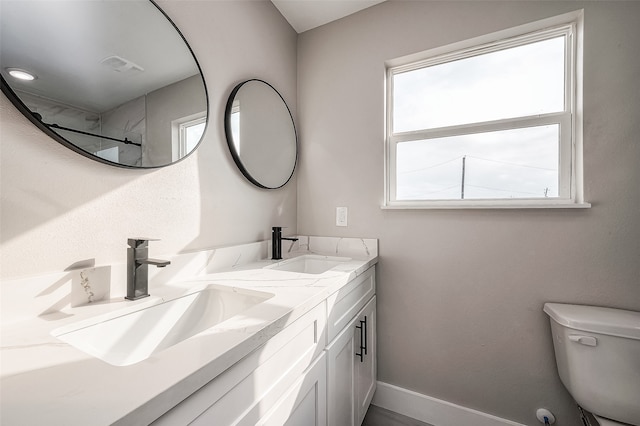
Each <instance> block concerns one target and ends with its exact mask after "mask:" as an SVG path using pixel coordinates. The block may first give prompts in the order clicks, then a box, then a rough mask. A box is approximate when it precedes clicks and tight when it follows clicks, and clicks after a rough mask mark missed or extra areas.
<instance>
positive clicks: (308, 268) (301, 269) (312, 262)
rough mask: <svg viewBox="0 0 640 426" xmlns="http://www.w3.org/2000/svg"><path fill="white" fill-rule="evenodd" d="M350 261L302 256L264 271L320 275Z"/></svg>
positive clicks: (345, 258) (267, 267)
mask: <svg viewBox="0 0 640 426" xmlns="http://www.w3.org/2000/svg"><path fill="white" fill-rule="evenodd" d="M349 260H351V259H350V258H348V257H331V256H319V255H310V254H307V255H304V256H300V257H294V258H293V259H289V260H284V261H282V262H278V263H275V264H273V265H269V266H265V268H266V269H276V270H278V271H288V272H298V273H302V274H322V273H323V272H326V271H328V270H330V269H333V268H335V267H336V266H339V265H342V264H344V263H345V262H347V261H349Z"/></svg>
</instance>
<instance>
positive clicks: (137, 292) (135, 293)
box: [125, 238, 171, 300]
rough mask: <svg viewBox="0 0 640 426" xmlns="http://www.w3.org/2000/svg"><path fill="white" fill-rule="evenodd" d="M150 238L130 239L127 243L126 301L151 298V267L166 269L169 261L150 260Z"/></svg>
mask: <svg viewBox="0 0 640 426" xmlns="http://www.w3.org/2000/svg"><path fill="white" fill-rule="evenodd" d="M149 241H154V240H152V239H150V238H129V239H128V240H127V243H128V244H129V248H128V249H127V296H126V297H125V299H129V300H137V299H142V298H143V297H147V296H149V268H148V266H149V265H154V266H157V267H158V268H164V267H165V266H167V265H169V264H170V263H171V262H169V261H168V260H158V259H149V257H148V255H149Z"/></svg>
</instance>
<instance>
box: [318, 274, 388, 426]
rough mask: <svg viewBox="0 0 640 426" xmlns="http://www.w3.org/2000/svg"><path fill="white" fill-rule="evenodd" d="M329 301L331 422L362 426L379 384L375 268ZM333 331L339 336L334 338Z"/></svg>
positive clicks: (328, 347)
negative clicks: (377, 380)
mask: <svg viewBox="0 0 640 426" xmlns="http://www.w3.org/2000/svg"><path fill="white" fill-rule="evenodd" d="M328 302H329V303H328V307H329V315H328V318H329V324H328V328H329V333H328V335H329V345H328V346H327V413H328V422H329V425H330V426H359V425H361V424H362V421H363V420H364V416H365V414H366V412H367V409H368V407H369V404H370V403H371V399H372V398H373V393H374V392H375V387H376V369H377V362H376V297H375V270H374V268H371V269H369V270H368V271H367V272H366V273H365V274H363V275H362V276H361V277H359V278H358V279H356V280H354V282H352V283H350V284H348V285H347V286H346V287H345V288H344V289H343V290H342V291H340V292H338V294H337V295H336V297H334V298H330V299H329V301H328ZM332 307H333V309H332ZM345 322H346V325H344V327H342V328H341V329H338V328H339V326H337V325H338V324H339V325H342V324H345ZM332 324H333V325H334V326H332ZM336 334H337V335H336ZM334 335H335V336H336V337H335V338H332V336H334Z"/></svg>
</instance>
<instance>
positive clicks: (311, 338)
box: [153, 267, 376, 426]
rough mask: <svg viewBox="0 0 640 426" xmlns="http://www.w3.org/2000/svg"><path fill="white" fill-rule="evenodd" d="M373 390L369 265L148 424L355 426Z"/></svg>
mask: <svg viewBox="0 0 640 426" xmlns="http://www.w3.org/2000/svg"><path fill="white" fill-rule="evenodd" d="M375 384H376V298H375V267H371V268H369V269H368V270H367V271H365V272H364V273H363V274H361V275H359V276H358V277H357V278H355V279H353V280H352V281H350V282H349V283H347V284H345V285H344V286H343V287H342V288H341V289H340V290H338V291H337V292H335V293H334V294H332V295H331V296H329V297H328V298H327V299H325V300H324V301H323V302H322V303H320V304H319V305H317V306H316V307H314V308H313V309H311V310H310V311H308V312H307V313H305V314H304V315H303V316H301V317H300V318H298V319H297V320H295V321H293V322H292V323H290V324H288V325H286V326H284V328H283V329H282V330H281V331H280V332H278V333H277V334H276V335H275V336H273V337H271V338H270V339H269V340H268V341H267V342H266V343H264V344H263V345H262V346H260V347H258V348H257V349H256V350H254V351H253V352H251V353H250V354H248V355H246V356H245V357H244V358H243V359H241V360H240V361H238V362H236V363H235V364H233V365H232V366H230V367H229V368H228V369H227V370H225V371H224V372H223V373H221V374H219V375H218V376H217V377H216V378H215V379H213V380H211V381H210V382H209V383H207V384H205V385H204V386H203V387H201V388H200V389H199V390H197V391H196V392H195V393H193V394H191V395H190V396H189V397H187V398H186V399H185V400H183V401H182V402H181V403H180V404H178V405H177V406H175V407H173V408H172V409H171V410H169V411H168V412H167V413H165V414H164V415H163V416H161V417H160V418H158V419H157V420H155V421H154V422H153V426H176V425H180V426H182V425H194V426H204V425H207V426H209V425H216V426H227V425H234V426H235V425H237V426H255V425H260V426H283V425H286V426H327V425H335V426H350V425H351V426H352V425H360V424H361V423H362V420H363V418H364V415H365V413H366V411H367V408H368V406H369V404H370V402H371V398H372V397H373V392H374V391H375Z"/></svg>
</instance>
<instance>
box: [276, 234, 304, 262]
mask: <svg viewBox="0 0 640 426" xmlns="http://www.w3.org/2000/svg"><path fill="white" fill-rule="evenodd" d="M282 240H289V241H298V239H297V238H288V237H283V236H282V227H281V226H274V227H273V228H271V259H273V260H280V259H282Z"/></svg>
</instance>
